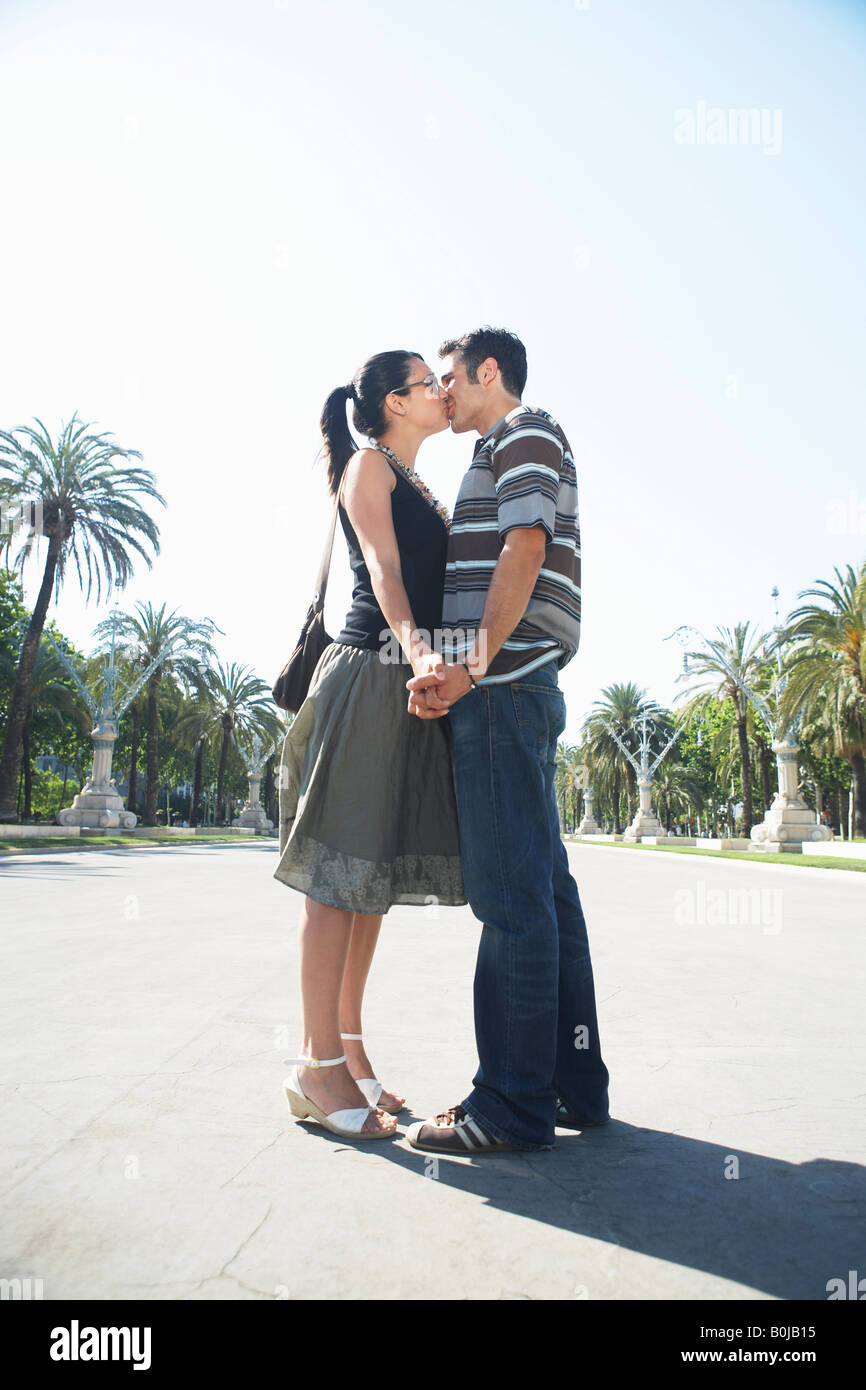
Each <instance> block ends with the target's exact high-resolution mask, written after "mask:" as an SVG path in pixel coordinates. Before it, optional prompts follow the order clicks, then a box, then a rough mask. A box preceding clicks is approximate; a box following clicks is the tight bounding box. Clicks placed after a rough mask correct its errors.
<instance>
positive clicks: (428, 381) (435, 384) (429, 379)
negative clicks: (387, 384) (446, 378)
mask: <svg viewBox="0 0 866 1390" xmlns="http://www.w3.org/2000/svg"><path fill="white" fill-rule="evenodd" d="M413 386H426V387H427V389H428V390H429V391H432V392H433V393H434V394H435V395H437V396H438V395H439V378H438V377H437V375H436V373H435V372H430V373H429V374H428V375H427V376H425V377H424V380H423V381H407V382H406V385H405V386H394V387H392V389H391V390H390V391H386V392H385V394H386V395H388V396H390V395H394V396H405V395H406V394H407V393H408V392H409V391H411V390H412V387H413Z"/></svg>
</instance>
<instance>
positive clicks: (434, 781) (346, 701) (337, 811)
mask: <svg viewBox="0 0 866 1390" xmlns="http://www.w3.org/2000/svg"><path fill="white" fill-rule="evenodd" d="M411 674H412V668H411V667H410V666H409V665H408V663H402V662H401V663H394V662H391V663H383V662H382V661H380V659H379V653H378V651H366V650H364V649H362V648H360V647H350V646H346V645H344V644H343V643H341V642H332V643H331V645H330V646H329V647H327V648H326V649H325V651H324V652H323V653H322V656H321V658H320V660H319V663H318V665H317V667H316V670H315V672H314V674H313V680H312V683H311V685H310V690H309V693H308V695H307V698H306V700H305V701H304V703H303V705H302V706H301V708H300V709H299V710H298V713H297V714H296V716H295V719H294V721H293V723H292V727H291V729H290V730H289V732H288V733H287V735H286V737H285V740H284V742H283V749H282V753H281V756H280V767H279V784H278V785H279V797H280V862H279V865H278V867H277V869H276V871H275V873H274V878H276V879H279V881H280V883H285V884H287V885H288V887H289V888H296V889H297V890H298V891H299V892H301V893H304V894H306V895H307V896H308V897H310V898H313V899H314V900H315V901H316V902H320V903H325V904H327V905H328V906H330V907H340V908H344V909H345V910H346V911H349V912H366V913H371V914H378V913H384V912H387V911H388V908H389V907H391V905H392V904H393V903H414V904H418V905H426V904H428V903H441V904H443V905H446V906H461V905H463V904H464V903H465V902H466V897H465V894H464V889H463V872H462V867H461V862H460V841H459V836H458V831H457V798H456V792H455V785H454V767H453V762H452V753H451V729H450V724H449V720H448V716H447V715H445V716H444V717H443V718H442V719H418V718H417V717H416V716H415V715H414V714H409V712H408V710H407V708H406V705H407V701H408V698H409V696H408V692H407V690H406V681H407V680H408V679H409V678H410V676H411Z"/></svg>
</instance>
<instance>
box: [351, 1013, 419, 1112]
mask: <svg viewBox="0 0 866 1390" xmlns="http://www.w3.org/2000/svg"><path fill="white" fill-rule="evenodd" d="M340 1037H341V1038H342V1039H343V1041H344V1042H363V1040H364V1034H363V1033H341V1034H340ZM355 1085H356V1086H359V1087H360V1088H361V1090H362V1091H363V1092H364V1095H365V1096H366V1097H367V1099H368V1101H369V1102H370V1104H371V1105H375V1106H377V1107H378V1109H379V1110H384V1111H385V1114H386V1115H399V1114H400V1111H401V1110H402V1109H403V1108H404V1107H403V1106H402V1105H379V1097H380V1095H381V1094H382V1092H383V1091H384V1089H385V1087H384V1086H383V1085H382V1083H381V1081H377V1080H376V1078H375V1076H364V1077H362V1078H361V1080H360V1081H359V1080H357V1078H356V1079H355Z"/></svg>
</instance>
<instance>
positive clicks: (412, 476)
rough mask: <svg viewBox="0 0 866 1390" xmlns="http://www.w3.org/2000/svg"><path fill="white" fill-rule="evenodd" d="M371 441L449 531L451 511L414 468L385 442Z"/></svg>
mask: <svg viewBox="0 0 866 1390" xmlns="http://www.w3.org/2000/svg"><path fill="white" fill-rule="evenodd" d="M372 442H373V448H374V449H378V450H379V452H380V453H382V454H384V455H385V457H386V458H387V459H390V461H391V463H393V465H394V467H395V468H399V470H400V472H401V473H402V474H403V477H404V478H405V479H406V480H407V482H410V483H411V484H412V486H413V487H414V488H415V490H416V492H420V494H421V496H422V497H423V498H424V501H425V502H428V503H429V504H430V506H431V507H432V508H433V510H434V512H435V513H436V515H437V516H438V517H439V518H440V520H441V521H443V522H444V523H445V527H446V529H447V530H448V531H450V530H451V513H450V512H449V511H448V508H447V507H446V506H443V504H442V503H441V502H440V501H439V500H438V499H437V498H436V497H434V496H433V493H432V492H431V491H430V489H429V487H428V486H427V484H426V483H422V481H421V479H420V478H419V477H418V474H417V473H416V472H415V470H414V468H408V467H407V466H406V464H405V463H404V462H403V460H402V459H401V458H398V456H397V455H396V454H395V453H394V450H393V449H389V448H388V445H387V444H380V443H379V441H378V440H373V441H372Z"/></svg>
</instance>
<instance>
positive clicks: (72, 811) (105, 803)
mask: <svg viewBox="0 0 866 1390" xmlns="http://www.w3.org/2000/svg"><path fill="white" fill-rule="evenodd" d="M92 738H93V770H92V772H91V774H90V776H89V778H88V779H87V781H86V782H85V784H84V786H83V787H82V788H81V791H80V792H79V793H78V795H77V796H76V798H75V800H74V801H73V803H72V805H71V806H67V807H66V808H65V809H64V810H62V811H58V813H57V816H56V820H57V824H58V825H67V826H68V825H79V826H81V827H82V829H88V830H131V829H132V827H133V826H134V825H135V822H136V820H137V819H138V817H137V816H136V815H135V812H134V811H127V810H126V808H125V806H124V804H123V800H122V798H121V795H120V793H119V792H118V790H117V787H116V786H115V785H114V778H113V777H112V775H111V755H112V753H113V751H114V742H115V739H116V738H117V730H116V728H115V726H114V724H113V722H112V721H111V720H103V721H102V722H101V723H99V724H97V725H96V726H95V728H94V730H93V734H92Z"/></svg>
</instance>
